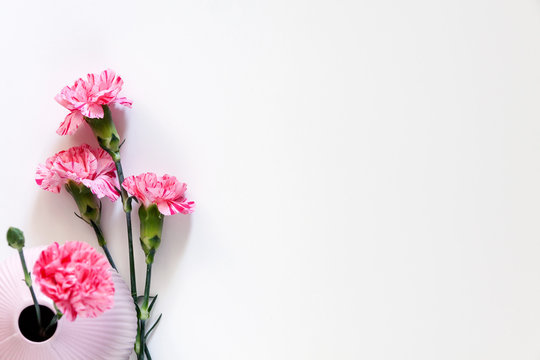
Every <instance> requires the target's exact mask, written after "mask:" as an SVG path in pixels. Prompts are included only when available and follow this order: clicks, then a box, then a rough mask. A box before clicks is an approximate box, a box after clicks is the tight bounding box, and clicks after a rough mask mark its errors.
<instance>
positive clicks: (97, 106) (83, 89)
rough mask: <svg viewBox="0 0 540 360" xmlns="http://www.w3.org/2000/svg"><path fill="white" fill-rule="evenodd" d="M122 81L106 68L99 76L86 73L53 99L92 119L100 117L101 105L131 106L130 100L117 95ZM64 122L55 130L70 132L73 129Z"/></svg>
mask: <svg viewBox="0 0 540 360" xmlns="http://www.w3.org/2000/svg"><path fill="white" fill-rule="evenodd" d="M123 83H124V82H123V80H122V78H121V77H120V76H118V75H116V74H115V72H114V71H112V70H110V69H108V70H105V71H103V72H102V73H101V74H99V76H98V75H96V74H88V75H87V76H86V79H82V78H81V79H78V80H77V81H75V83H74V84H73V85H72V86H71V87H69V86H66V87H64V88H63V89H62V91H61V92H60V94H58V95H57V96H56V97H55V99H56V101H57V102H58V103H59V104H60V105H62V106H64V107H65V108H67V109H69V110H70V111H71V112H72V113H73V112H75V111H77V113H79V114H82V115H84V116H86V117H89V118H92V119H96V118H102V117H103V108H102V105H110V104H114V103H118V104H120V105H124V106H127V107H131V105H132V102H131V100H129V99H127V98H125V97H118V94H119V92H120V91H121V90H122V85H123ZM64 123H65V122H64ZM64 123H63V124H62V125H63V126H61V128H60V129H58V131H57V132H58V133H59V134H62V135H66V134H72V133H73V132H74V131H75V130H71V128H70V127H69V123H67V124H64ZM79 125H80V124H79Z"/></svg>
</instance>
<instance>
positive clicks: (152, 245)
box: [139, 204, 164, 264]
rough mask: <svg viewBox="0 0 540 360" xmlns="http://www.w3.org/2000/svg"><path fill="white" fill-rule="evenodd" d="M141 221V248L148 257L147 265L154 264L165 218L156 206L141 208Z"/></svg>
mask: <svg viewBox="0 0 540 360" xmlns="http://www.w3.org/2000/svg"><path fill="white" fill-rule="evenodd" d="M139 219H140V222H141V237H140V240H141V247H142V249H143V251H144V254H145V255H146V263H147V264H152V263H153V262H154V255H155V253H156V250H157V249H158V248H159V245H160V244H161V233H162V231H163V219H164V216H163V214H162V213H160V212H159V210H158V207H157V205H156V204H151V205H150V206H148V207H146V206H144V205H141V207H139Z"/></svg>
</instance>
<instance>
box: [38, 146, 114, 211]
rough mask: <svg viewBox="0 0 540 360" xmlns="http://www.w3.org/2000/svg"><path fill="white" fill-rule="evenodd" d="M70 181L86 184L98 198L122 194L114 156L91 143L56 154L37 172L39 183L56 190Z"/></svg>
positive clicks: (111, 197) (48, 189)
mask: <svg viewBox="0 0 540 360" xmlns="http://www.w3.org/2000/svg"><path fill="white" fill-rule="evenodd" d="M69 180H71V181H74V182H76V183H78V184H83V185H85V186H86V187H88V188H89V189H90V190H91V191H92V193H94V194H95V195H96V196H97V197H98V198H102V197H104V196H107V197H108V198H109V199H110V200H111V201H116V199H118V196H119V195H120V193H119V192H118V188H119V184H118V179H117V178H116V172H115V165H114V162H113V160H112V158H111V157H110V155H109V154H107V152H105V151H104V150H103V149H94V148H92V147H91V146H90V145H87V144H84V145H81V146H75V147H72V148H70V149H68V150H64V151H60V152H59V153H56V154H55V155H53V156H51V157H50V158H48V159H47V161H46V162H45V164H40V165H39V166H38V168H37V171H36V183H37V184H38V185H39V186H40V187H41V188H42V189H44V190H47V191H51V192H54V193H58V192H60V187H61V186H63V185H65V184H66V183H67V182H68V181H69Z"/></svg>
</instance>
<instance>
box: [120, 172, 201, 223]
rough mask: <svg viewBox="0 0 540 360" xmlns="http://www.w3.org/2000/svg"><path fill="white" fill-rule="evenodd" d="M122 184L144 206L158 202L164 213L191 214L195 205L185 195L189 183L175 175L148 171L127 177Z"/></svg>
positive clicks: (161, 211) (160, 210) (160, 209)
mask: <svg viewBox="0 0 540 360" xmlns="http://www.w3.org/2000/svg"><path fill="white" fill-rule="evenodd" d="M122 186H123V187H124V189H126V191H127V192H128V193H129V194H130V195H132V196H134V197H135V198H137V199H138V200H139V201H140V202H141V203H142V204H143V205H144V206H146V207H148V206H150V205H151V204H156V205H157V207H158V209H159V212H160V213H162V214H163V215H173V214H178V213H182V214H190V213H192V212H193V210H194V207H195V203H194V202H193V201H187V199H186V197H185V195H184V193H185V192H186V189H187V185H186V184H185V183H182V182H180V181H178V180H177V179H176V178H175V177H174V176H170V175H167V174H165V175H163V176H157V175H156V174H154V173H150V172H148V173H144V174H141V175H138V176H130V177H128V178H126V179H125V180H124V182H123V183H122Z"/></svg>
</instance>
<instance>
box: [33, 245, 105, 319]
mask: <svg viewBox="0 0 540 360" xmlns="http://www.w3.org/2000/svg"><path fill="white" fill-rule="evenodd" d="M109 269H110V266H109V263H108V262H107V259H106V258H105V256H103V255H101V254H98V253H97V252H96V250H94V249H93V248H92V247H91V246H90V245H88V244H86V243H83V242H78V241H71V242H67V243H66V244H64V245H62V246H60V245H58V243H54V244H52V245H50V246H49V247H47V248H46V249H45V250H43V252H42V253H41V255H40V256H39V258H38V260H37V261H36V263H35V265H34V270H33V274H34V276H35V279H36V282H37V283H38V284H39V286H40V288H41V291H42V292H43V294H45V295H46V296H48V297H49V298H51V299H52V300H53V301H54V303H55V304H56V306H57V307H58V309H59V310H60V311H61V312H62V313H63V314H64V315H65V316H66V317H67V318H68V320H71V321H73V320H75V319H76V318H77V316H80V317H82V318H93V317H96V316H98V315H100V314H102V313H103V312H105V311H106V310H108V309H110V308H112V306H113V295H114V283H113V281H112V278H111V274H110V273H109Z"/></svg>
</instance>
